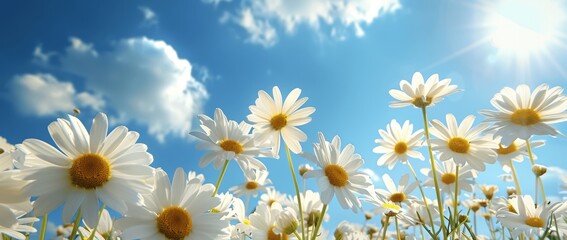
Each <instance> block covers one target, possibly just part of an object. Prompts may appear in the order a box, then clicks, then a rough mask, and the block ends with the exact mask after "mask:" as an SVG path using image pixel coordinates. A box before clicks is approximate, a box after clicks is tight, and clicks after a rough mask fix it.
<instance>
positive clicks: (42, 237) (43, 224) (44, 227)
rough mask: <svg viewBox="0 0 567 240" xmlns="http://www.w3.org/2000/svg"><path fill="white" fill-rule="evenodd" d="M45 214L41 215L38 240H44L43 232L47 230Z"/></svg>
mask: <svg viewBox="0 0 567 240" xmlns="http://www.w3.org/2000/svg"><path fill="white" fill-rule="evenodd" d="M47 217H48V216H47V214H45V215H43V219H42V222H41V232H40V233H39V239H40V240H44V239H45V231H46V230H47Z"/></svg>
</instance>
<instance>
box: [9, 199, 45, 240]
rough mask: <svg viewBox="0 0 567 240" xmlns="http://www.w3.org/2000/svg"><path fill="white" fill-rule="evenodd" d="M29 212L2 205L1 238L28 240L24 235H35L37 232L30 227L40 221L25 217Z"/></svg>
mask: <svg viewBox="0 0 567 240" xmlns="http://www.w3.org/2000/svg"><path fill="white" fill-rule="evenodd" d="M26 214H27V212H25V211H18V210H14V209H11V208H9V207H7V206H6V205H2V204H0V236H4V235H5V236H8V237H11V238H14V239H18V240H23V239H27V238H26V236H25V235H24V234H22V233H34V232H36V231H37V230H36V229H35V228H34V227H32V226H30V224H31V223H34V222H37V221H39V219H38V218H35V217H25V216H26Z"/></svg>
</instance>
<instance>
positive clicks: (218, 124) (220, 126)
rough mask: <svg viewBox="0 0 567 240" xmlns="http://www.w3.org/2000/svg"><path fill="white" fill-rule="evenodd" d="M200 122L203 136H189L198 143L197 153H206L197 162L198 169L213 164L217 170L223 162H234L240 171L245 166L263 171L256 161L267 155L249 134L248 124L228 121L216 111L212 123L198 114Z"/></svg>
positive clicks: (192, 133)
mask: <svg viewBox="0 0 567 240" xmlns="http://www.w3.org/2000/svg"><path fill="white" fill-rule="evenodd" d="M199 120H200V121H201V129H203V131H204V132H191V133H190V134H191V135H193V136H195V137H197V138H198V139H199V140H201V142H200V143H199V144H198V145H197V149H200V150H207V151H209V152H208V153H207V154H205V156H203V157H202V158H201V160H200V161H199V167H201V168H202V167H205V166H207V165H209V164H210V163H211V162H213V166H214V167H215V169H219V168H220V167H221V166H222V165H223V163H225V161H227V160H231V159H234V160H235V161H236V162H237V163H238V165H239V166H240V168H241V169H244V168H245V166H244V165H251V166H253V167H254V168H258V169H262V170H265V169H266V166H265V165H264V164H263V163H262V162H260V160H258V159H256V157H257V156H261V155H266V154H267V153H268V152H267V151H266V150H264V149H263V148H260V147H258V146H257V144H256V142H255V141H254V138H253V137H252V135H251V134H250V130H251V128H252V127H251V126H250V125H249V124H247V123H245V122H241V123H240V124H238V123H236V122H235V121H232V120H230V121H229V120H228V119H227V118H226V116H225V115H224V113H223V111H222V110H221V109H219V108H217V109H215V116H214V119H211V118H210V117H208V116H206V115H202V114H201V115H199Z"/></svg>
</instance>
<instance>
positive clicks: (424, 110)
mask: <svg viewBox="0 0 567 240" xmlns="http://www.w3.org/2000/svg"><path fill="white" fill-rule="evenodd" d="M426 109H427V107H426V106H423V107H421V112H422V114H423V125H424V129H425V139H426V140H427V149H428V150H429V160H430V163H431V171H432V172H433V182H434V183H435V194H436V195H437V204H438V205H439V218H440V220H441V232H443V239H447V232H446V231H445V229H446V228H445V217H444V216H443V212H444V208H443V201H442V200H441V193H440V192H441V188H439V181H438V180H437V170H436V169H435V159H434V158H433V149H432V147H431V143H430V141H429V138H430V137H429V123H428V121H427V110H426Z"/></svg>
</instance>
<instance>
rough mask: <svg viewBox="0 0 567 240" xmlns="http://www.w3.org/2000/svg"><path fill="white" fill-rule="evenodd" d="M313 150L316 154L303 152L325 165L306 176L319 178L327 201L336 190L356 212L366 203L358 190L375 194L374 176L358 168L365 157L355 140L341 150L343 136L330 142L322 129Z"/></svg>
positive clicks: (366, 193)
mask: <svg viewBox="0 0 567 240" xmlns="http://www.w3.org/2000/svg"><path fill="white" fill-rule="evenodd" d="M313 150H314V152H315V155H314V156H313V155H311V154H303V156H304V157H305V158H307V159H309V160H310V161H312V162H313V163H315V164H317V165H318V166H319V167H320V168H321V169H318V170H313V171H310V172H307V173H306V174H305V177H306V178H313V177H315V178H317V185H318V187H319V189H320V190H321V200H322V201H323V203H324V204H329V203H330V202H331V199H333V196H334V195H335V194H336V195H337V200H338V201H339V203H340V205H341V207H342V208H344V209H347V208H351V209H352V210H353V211H354V212H355V213H356V212H357V211H358V210H359V209H361V207H362V205H361V203H360V200H359V199H358V198H357V197H356V196H355V195H354V193H359V194H363V195H371V189H372V188H373V184H372V181H371V180H370V177H368V175H366V174H364V173H361V172H359V171H358V169H359V168H360V166H362V165H363V164H364V160H362V157H361V156H360V155H359V154H355V153H354V146H353V145H352V144H348V145H347V146H346V147H345V148H344V149H343V150H341V138H340V137H339V136H335V137H334V138H333V140H332V142H328V141H327V140H325V136H323V134H322V133H321V132H319V143H314V144H313Z"/></svg>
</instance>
